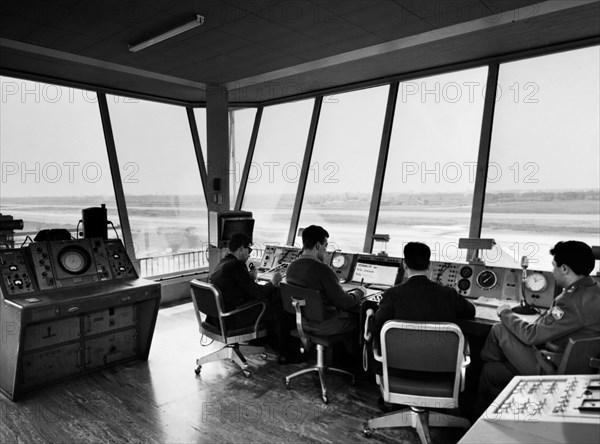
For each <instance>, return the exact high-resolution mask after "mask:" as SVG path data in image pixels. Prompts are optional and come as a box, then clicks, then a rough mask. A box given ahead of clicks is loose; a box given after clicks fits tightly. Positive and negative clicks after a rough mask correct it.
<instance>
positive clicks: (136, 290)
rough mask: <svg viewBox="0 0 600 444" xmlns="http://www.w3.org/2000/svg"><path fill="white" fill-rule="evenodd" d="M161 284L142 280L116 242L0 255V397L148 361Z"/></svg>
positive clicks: (68, 243) (41, 245)
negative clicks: (134, 361)
mask: <svg viewBox="0 0 600 444" xmlns="http://www.w3.org/2000/svg"><path fill="white" fill-rule="evenodd" d="M159 302H160V284H158V283H156V282H152V281H146V280H144V279H139V278H138V275H137V272H136V271H135V269H134V268H133V265H132V262H131V260H130V259H129V256H128V255H127V253H126V251H125V248H124V246H123V244H122V243H121V241H120V240H119V239H108V240H107V239H102V238H85V239H70V240H60V241H43V242H33V243H31V244H29V245H28V246H26V247H22V248H20V249H0V324H1V325H6V326H10V331H8V332H6V333H7V334H6V335H4V336H3V339H2V341H0V392H1V393H3V394H5V395H6V396H8V397H9V398H10V399H13V400H14V399H16V398H18V397H20V396H21V395H22V394H23V393H25V392H28V391H30V390H33V389H36V388H40V387H43V386H45V385H47V384H50V383H54V382H59V381H62V380H64V379H65V378H71V377H75V376H77V375H81V374H85V373H89V372H91V371H95V370H98V369H102V368H106V367H109V366H111V365H116V364H118V363H122V362H125V361H128V360H132V359H147V358H148V353H149V351H150V344H151V340H152V335H153V331H154V326H155V324H156V317H157V314H158V305H159Z"/></svg>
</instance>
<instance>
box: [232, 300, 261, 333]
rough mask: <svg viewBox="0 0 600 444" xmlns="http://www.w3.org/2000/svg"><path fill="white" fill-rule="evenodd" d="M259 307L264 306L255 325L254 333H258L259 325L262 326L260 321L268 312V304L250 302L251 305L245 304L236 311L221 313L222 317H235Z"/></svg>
mask: <svg viewBox="0 0 600 444" xmlns="http://www.w3.org/2000/svg"><path fill="white" fill-rule="evenodd" d="M259 306H262V309H261V311H260V313H259V315H258V317H257V318H256V322H255V323H254V331H255V332H257V331H258V325H259V324H260V321H261V319H262V317H263V315H264V314H265V312H266V311H267V304H266V303H265V302H264V301H256V302H250V303H247V304H244V305H240V306H239V307H238V308H236V309H235V310H231V311H226V312H223V313H221V317H223V318H227V317H229V316H233V315H235V314H238V313H243V312H245V311H248V310H251V309H254V308H256V307H259Z"/></svg>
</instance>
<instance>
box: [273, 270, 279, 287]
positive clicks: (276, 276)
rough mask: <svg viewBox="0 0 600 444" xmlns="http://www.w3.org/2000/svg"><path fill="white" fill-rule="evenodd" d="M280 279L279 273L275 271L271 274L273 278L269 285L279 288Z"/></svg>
mask: <svg viewBox="0 0 600 444" xmlns="http://www.w3.org/2000/svg"><path fill="white" fill-rule="evenodd" d="M281 279H282V278H281V273H280V272H278V271H276V272H275V273H274V274H273V277H272V278H271V283H272V284H273V285H275V286H276V287H277V286H279V283H280V282H281Z"/></svg>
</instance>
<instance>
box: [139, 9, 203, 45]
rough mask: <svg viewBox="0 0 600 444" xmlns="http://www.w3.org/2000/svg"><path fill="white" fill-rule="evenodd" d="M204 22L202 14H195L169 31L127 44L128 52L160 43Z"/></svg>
mask: <svg viewBox="0 0 600 444" xmlns="http://www.w3.org/2000/svg"><path fill="white" fill-rule="evenodd" d="M203 23H204V16H202V15H200V14H196V18H195V19H194V20H192V21H191V22H188V23H185V24H183V25H181V26H178V27H177V28H173V29H171V30H169V31H166V32H163V33H162V34H159V35H157V36H156V37H152V38H151V39H148V40H144V41H143V42H141V43H138V44H136V45H129V51H130V52H138V51H141V50H142V49H145V48H147V47H148V46H152V45H155V44H156V43H160V42H162V41H164V40H167V39H170V38H171V37H175V36H176V35H179V34H182V33H184V32H186V31H189V30H190V29H194V28H196V27H198V26H200V25H202V24H203Z"/></svg>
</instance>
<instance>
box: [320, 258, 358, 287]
mask: <svg viewBox="0 0 600 444" xmlns="http://www.w3.org/2000/svg"><path fill="white" fill-rule="evenodd" d="M357 257H358V254H356V253H345V252H343V251H334V252H327V253H326V254H325V263H326V264H329V265H330V266H331V268H332V270H333V271H335V275H336V276H337V278H338V280H339V281H340V282H349V281H350V279H352V272H353V271H354V266H355V264H356V258H357Z"/></svg>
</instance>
